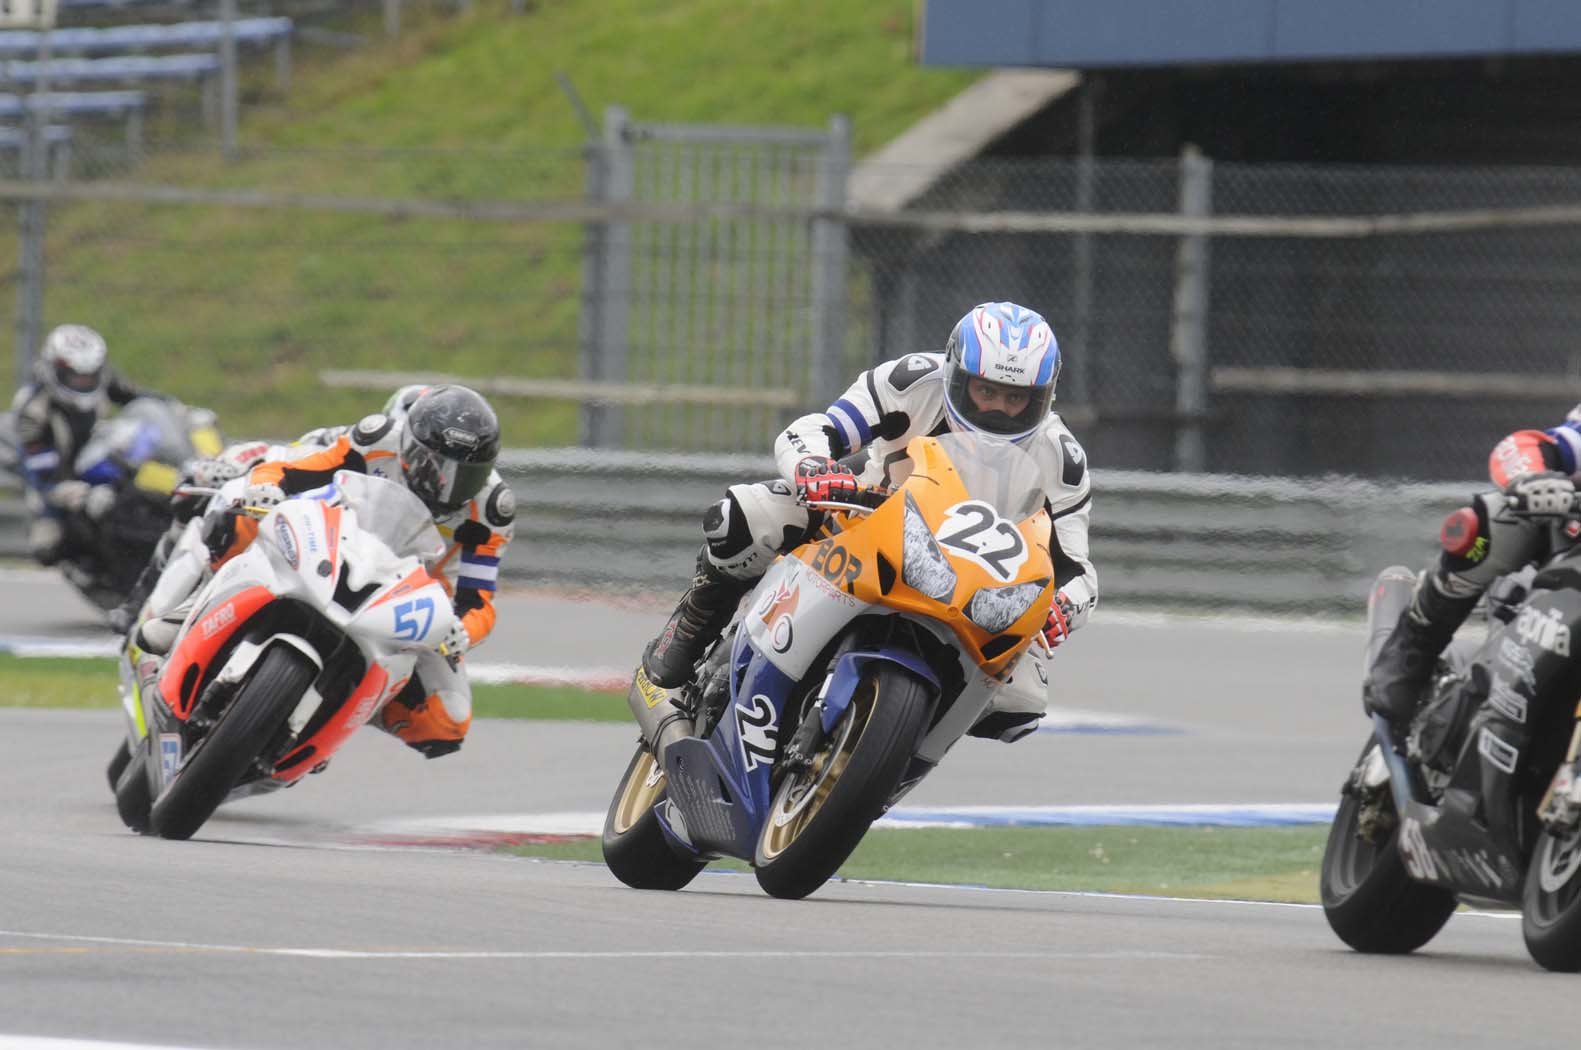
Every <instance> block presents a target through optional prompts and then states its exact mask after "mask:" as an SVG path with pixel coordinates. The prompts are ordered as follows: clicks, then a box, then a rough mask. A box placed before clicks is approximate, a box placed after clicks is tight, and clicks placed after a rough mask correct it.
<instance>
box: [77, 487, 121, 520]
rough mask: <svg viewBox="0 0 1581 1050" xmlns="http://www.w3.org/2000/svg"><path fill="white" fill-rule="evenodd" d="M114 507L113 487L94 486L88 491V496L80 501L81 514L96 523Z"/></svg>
mask: <svg viewBox="0 0 1581 1050" xmlns="http://www.w3.org/2000/svg"><path fill="white" fill-rule="evenodd" d="M114 506H115V487H114V486H113V485H94V486H93V487H92V488H90V489H89V490H88V496H87V498H86V499H84V500H83V501H82V512H83V513H84V514H86V515H87V516H88V517H90V518H92V519H93V520H94V521H98V520H99V519H100V518H102V517H104V516H105V515H106V514H108V513H110V510H111V508H113V507H114Z"/></svg>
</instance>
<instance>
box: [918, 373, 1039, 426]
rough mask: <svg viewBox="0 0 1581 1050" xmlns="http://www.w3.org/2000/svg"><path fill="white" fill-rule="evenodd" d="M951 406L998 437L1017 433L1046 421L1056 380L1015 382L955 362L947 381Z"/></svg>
mask: <svg viewBox="0 0 1581 1050" xmlns="http://www.w3.org/2000/svg"><path fill="white" fill-rule="evenodd" d="M945 396H946V397H947V398H948V399H949V402H950V407H951V408H953V409H954V410H955V413H956V414H957V415H958V416H960V417H961V419H962V420H964V421H965V422H966V423H967V425H969V426H971V427H972V428H974V429H976V430H980V431H982V432H983V433H985V434H993V435H995V436H997V437H1018V436H1020V435H1023V434H1025V433H1027V432H1028V431H1030V430H1032V429H1033V428H1034V427H1036V426H1037V425H1038V424H1039V423H1041V422H1043V419H1044V417H1045V416H1047V415H1048V414H1049V408H1050V407H1051V406H1052V405H1053V403H1054V384H1053V383H1045V384H1043V385H1041V386H1013V385H1011V384H1009V383H996V382H994V381H993V380H991V379H984V378H983V377H982V376H977V375H972V374H971V373H970V372H968V371H967V370H966V369H965V368H962V367H960V366H958V365H957V366H955V367H952V368H951V369H950V375H949V378H948V381H947V382H946V385H945Z"/></svg>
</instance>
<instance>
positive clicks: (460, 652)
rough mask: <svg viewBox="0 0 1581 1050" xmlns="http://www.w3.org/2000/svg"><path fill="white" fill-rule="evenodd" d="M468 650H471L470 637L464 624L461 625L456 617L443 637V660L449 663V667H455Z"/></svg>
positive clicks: (459, 618) (459, 619)
mask: <svg viewBox="0 0 1581 1050" xmlns="http://www.w3.org/2000/svg"><path fill="white" fill-rule="evenodd" d="M470 648H472V636H471V635H469V634H467V627H466V624H464V623H462V622H461V617H459V616H458V617H456V618H455V619H454V620H452V621H450V631H449V633H448V634H446V635H445V647H444V654H445V659H446V660H449V661H450V666H451V667H455V666H456V665H457V664H459V663H460V662H461V658H462V657H463V656H465V655H466V654H467V650H468V649H470Z"/></svg>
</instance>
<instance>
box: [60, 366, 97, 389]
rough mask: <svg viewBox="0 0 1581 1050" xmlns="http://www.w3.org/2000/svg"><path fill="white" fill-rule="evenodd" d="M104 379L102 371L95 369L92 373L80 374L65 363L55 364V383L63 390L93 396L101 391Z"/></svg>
mask: <svg viewBox="0 0 1581 1050" xmlns="http://www.w3.org/2000/svg"><path fill="white" fill-rule="evenodd" d="M103 378H104V372H103V370H102V369H98V368H95V369H94V370H93V371H91V372H79V371H77V370H76V369H75V368H73V367H71V365H69V364H67V363H66V362H65V361H57V362H55V382H56V383H58V384H59V385H60V387H61V389H62V390H70V391H72V392H73V393H78V394H91V393H93V392H94V391H96V390H98V389H99V383H100V381H101V380H102V379H103Z"/></svg>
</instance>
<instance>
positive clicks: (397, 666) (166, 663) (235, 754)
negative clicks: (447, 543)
mask: <svg viewBox="0 0 1581 1050" xmlns="http://www.w3.org/2000/svg"><path fill="white" fill-rule="evenodd" d="M235 484H236V486H237V491H240V487H241V486H242V485H244V484H245V479H237V482H236V483H235ZM255 513H260V514H261V515H262V520H261V521H260V523H259V525H258V536H257V538H256V539H255V540H254V541H253V542H252V544H251V545H250V546H248V548H247V549H246V550H245V551H243V552H242V553H241V554H239V555H237V556H236V557H234V558H232V559H231V560H230V561H228V562H226V563H225V564H224V565H223V566H221V568H220V569H219V570H218V571H217V572H216V573H215V574H214V576H213V578H212V579H211V580H210V581H209V582H208V583H207V584H205V585H204V587H203V588H202V589H201V590H200V591H199V592H198V594H197V595H196V597H195V600H194V603H193V607H192V611H191V613H190V614H189V615H188V616H187V618H186V621H185V622H184V623H183V625H182V628H181V633H180V634H179V635H178V637H177V639H176V642H175V644H174V645H173V646H172V648H171V651H170V655H169V656H168V657H167V658H165V659H163V660H161V659H159V658H157V657H154V656H152V655H149V654H146V653H143V652H141V651H139V650H138V649H137V647H136V645H135V644H133V643H132V642H131V641H130V640H129V641H128V644H127V646H126V648H125V650H124V651H123V653H122V656H121V700H122V704H123V706H124V707H125V709H126V715H127V722H128V727H127V739H126V743H125V745H124V752H125V754H124V756H123V755H122V754H120V753H118V754H117V758H116V760H115V762H120V761H122V760H123V758H126V759H127V760H126V761H125V764H124V767H123V768H122V770H121V772H120V773H119V775H118V776H117V777H116V783H115V799H116V807H117V809H118V810H119V812H120V815H121V819H122V820H123V821H124V822H125V823H126V825H127V826H128V827H130V828H132V829H133V830H134V831H144V832H153V833H155V834H158V835H162V836H164V837H165V838H173V839H184V838H189V837H190V836H191V835H192V834H193V833H194V832H196V831H197V830H198V828H199V827H201V826H202V825H203V822H204V821H206V820H208V818H209V817H210V816H211V815H212V814H213V813H214V810H215V809H216V808H218V806H219V805H220V804H221V803H222V802H224V801H227V800H230V799H237V798H242V797H246V796H248V795H254V794H258V793H261V792H265V791H271V790H275V789H278V788H282V787H289V786H291V785H294V784H296V783H298V782H299V781H300V780H301V779H302V778H303V777H304V776H306V775H307V774H308V773H310V772H319V771H321V770H322V769H323V768H324V767H325V765H326V764H327V763H328V762H329V760H330V758H331V757H332V756H333V755H334V754H335V752H336V750H337V749H338V748H339V747H340V746H341V745H342V744H343V743H344V742H345V741H346V739H347V738H348V737H350V736H351V734H352V733H353V732H355V731H356V730H357V729H358V728H359V727H361V726H362V725H363V724H364V723H366V722H367V721H368V720H369V719H370V718H371V717H372V716H373V715H374V714H375V713H376V712H378V711H379V709H380V708H381V707H382V706H383V705H384V704H385V703H386V702H387V701H388V700H389V699H390V698H391V697H393V696H395V695H396V694H397V693H398V692H400V690H401V688H402V687H403V686H405V685H406V683H407V681H408V680H409V679H410V677H411V675H412V671H413V666H414V664H415V661H416V659H417V655H418V653H419V652H421V651H422V650H424V649H434V650H438V651H440V652H443V651H444V650H443V646H442V644H441V642H442V640H443V639H444V638H445V636H446V633H447V632H448V631H449V629H450V625H451V621H452V619H453V617H454V613H453V612H452V609H451V604H450V599H449V597H448V595H447V594H446V592H445V590H444V588H443V586H442V585H441V584H440V582H439V581H438V580H437V579H435V578H434V577H433V576H431V575H429V573H428V571H427V569H426V568H425V565H428V564H432V563H433V560H434V559H437V558H438V557H440V556H441V555H442V553H443V551H444V543H443V541H442V540H441V539H440V536H439V532H438V530H437V529H436V528H435V527H434V524H433V520H432V517H431V516H430V515H429V513H428V509H427V508H426V507H425V506H423V504H422V502H421V501H420V500H419V499H418V498H417V497H416V496H414V495H412V493H411V492H410V491H408V490H407V489H406V487H405V486H403V485H399V484H396V483H394V482H390V481H385V480H383V479H381V478H376V477H370V476H368V475H363V474H357V473H353V472H350V471H341V472H339V473H337V474H336V475H335V478H334V481H333V482H332V483H331V484H330V485H327V486H325V487H324V488H322V489H317V490H315V491H314V492H311V493H307V494H304V495H303V496H300V497H298V498H296V499H291V500H287V501H286V502H284V503H282V504H280V505H279V506H278V507H276V508H274V509H273V510H270V511H266V512H255ZM134 637H135V635H134ZM115 762H112V767H111V768H112V771H113V769H114V765H115Z"/></svg>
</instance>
